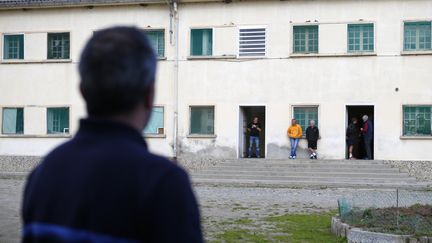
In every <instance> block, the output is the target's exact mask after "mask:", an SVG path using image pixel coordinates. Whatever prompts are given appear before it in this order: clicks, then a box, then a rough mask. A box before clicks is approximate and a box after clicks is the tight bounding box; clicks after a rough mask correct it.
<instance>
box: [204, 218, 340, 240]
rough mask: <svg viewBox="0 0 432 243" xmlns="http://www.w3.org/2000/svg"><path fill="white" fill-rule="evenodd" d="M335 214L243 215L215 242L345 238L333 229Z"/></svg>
mask: <svg viewBox="0 0 432 243" xmlns="http://www.w3.org/2000/svg"><path fill="white" fill-rule="evenodd" d="M333 215H334V212H331V213H319V214H286V215H281V216H269V217H266V218H264V219H257V220H252V219H249V218H241V219H237V220H234V221H231V225H230V227H229V228H226V230H223V231H222V232H221V233H219V234H217V235H216V236H215V237H214V241H212V242H226V243H235V242H260V243H266V242H292V243H304V242H312V243H313V242H317V243H318V242H319V243H322V242H326V243H332V242H334V243H342V242H346V240H345V239H341V238H338V237H336V236H334V235H333V234H332V233H331V232H330V227H331V217H332V216H333ZM245 226H246V227H245ZM263 226H266V227H263Z"/></svg>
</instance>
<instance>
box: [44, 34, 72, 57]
mask: <svg viewBox="0 0 432 243" xmlns="http://www.w3.org/2000/svg"><path fill="white" fill-rule="evenodd" d="M69 38H70V36H69V33H48V59H69V49H70V39H69Z"/></svg>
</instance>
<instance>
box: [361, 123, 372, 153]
mask: <svg viewBox="0 0 432 243" xmlns="http://www.w3.org/2000/svg"><path fill="white" fill-rule="evenodd" d="M362 119H363V122H364V123H363V124H364V125H363V128H360V130H361V132H362V133H363V139H364V146H365V150H366V158H365V159H366V160H369V159H372V140H373V135H374V131H373V124H372V122H371V121H370V120H369V117H368V116H367V115H364V116H363V117H362Z"/></svg>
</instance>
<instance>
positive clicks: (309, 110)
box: [293, 106, 318, 135]
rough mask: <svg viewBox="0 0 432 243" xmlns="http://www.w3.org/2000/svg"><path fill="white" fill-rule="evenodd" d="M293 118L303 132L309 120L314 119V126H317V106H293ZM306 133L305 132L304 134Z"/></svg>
mask: <svg viewBox="0 0 432 243" xmlns="http://www.w3.org/2000/svg"><path fill="white" fill-rule="evenodd" d="M293 113H294V118H295V119H296V120H297V123H298V124H299V125H300V126H301V128H302V130H303V133H304V132H305V131H306V128H307V127H308V126H309V121H310V120H314V121H315V126H318V107H317V106H314V107H294V109H293ZM304 135H306V134H304Z"/></svg>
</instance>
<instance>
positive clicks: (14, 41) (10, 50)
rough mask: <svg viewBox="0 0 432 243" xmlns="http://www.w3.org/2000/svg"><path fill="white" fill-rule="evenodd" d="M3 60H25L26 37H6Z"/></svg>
mask: <svg viewBox="0 0 432 243" xmlns="http://www.w3.org/2000/svg"><path fill="white" fill-rule="evenodd" d="M3 59H24V35H5V36H4V49H3Z"/></svg>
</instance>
